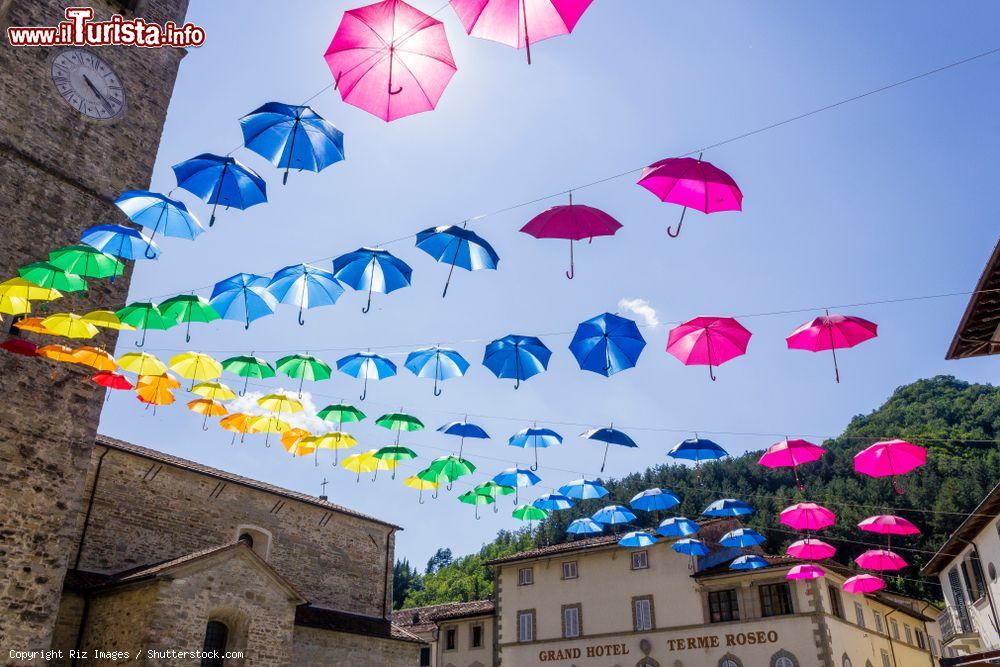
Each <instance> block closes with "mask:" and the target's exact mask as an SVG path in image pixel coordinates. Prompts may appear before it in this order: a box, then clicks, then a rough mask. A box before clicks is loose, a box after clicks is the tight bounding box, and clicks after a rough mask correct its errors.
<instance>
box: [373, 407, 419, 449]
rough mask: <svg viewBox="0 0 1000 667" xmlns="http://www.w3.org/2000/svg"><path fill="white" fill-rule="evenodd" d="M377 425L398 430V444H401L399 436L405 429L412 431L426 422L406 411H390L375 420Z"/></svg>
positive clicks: (408, 431)
mask: <svg viewBox="0 0 1000 667" xmlns="http://www.w3.org/2000/svg"><path fill="white" fill-rule="evenodd" d="M375 425H376V426H381V427H382V428H384V429H388V430H390V431H395V432H396V444H397V445H398V444H399V436H400V434H401V433H402V432H403V431H406V432H407V433H412V432H413V431H419V430H420V429H422V428H423V427H424V423H423V422H422V421H420V420H419V419H417V418H416V417H414V416H413V415H408V414H406V413H405V412H390V413H388V414H384V415H382V416H381V417H379V418H378V419H376V420H375Z"/></svg>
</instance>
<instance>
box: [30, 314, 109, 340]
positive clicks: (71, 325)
mask: <svg viewBox="0 0 1000 667" xmlns="http://www.w3.org/2000/svg"><path fill="white" fill-rule="evenodd" d="M42 326H43V327H45V328H46V329H47V330H48V331H49V332H50V333H51V334H52V335H54V336H63V337H65V338H93V337H94V336H96V335H97V334H98V333H99V332H98V329H97V327H95V326H94V325H93V324H91V323H90V322H85V321H84V320H83V318H82V317H80V316H79V315H77V314H76V313H56V314H55V315H49V316H48V317H46V318H45V319H44V320H42Z"/></svg>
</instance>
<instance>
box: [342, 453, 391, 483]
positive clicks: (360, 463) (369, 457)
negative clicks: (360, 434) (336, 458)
mask: <svg viewBox="0 0 1000 667" xmlns="http://www.w3.org/2000/svg"><path fill="white" fill-rule="evenodd" d="M377 451H378V450H377V449H369V450H368V451H367V452H362V453H361V454H354V455H353V456H348V457H347V458H346V459H344V462H343V463H341V465H342V466H343V467H344V469H345V470H350V471H351V472H355V473H357V474H358V478H357V480H356V481H358V482H360V481H361V473H363V472H366V473H367V472H373V473H376V475H375V477H377V476H378V471H379V470H393V469H395V467H396V461H395V460H393V459H380V458H376V457H375V452H377ZM375 477H372V481H373V482H374V481H375Z"/></svg>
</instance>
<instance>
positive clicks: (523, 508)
mask: <svg viewBox="0 0 1000 667" xmlns="http://www.w3.org/2000/svg"><path fill="white" fill-rule="evenodd" d="M548 515H549V513H548V512H546V511H545V510H543V509H540V508H538V507H535V506H534V505H518V506H517V507H516V508H515V509H514V511H513V513H511V516H512V517H514V518H515V519H520V520H521V521H541V520H542V519H544V518H545V517H547V516H548Z"/></svg>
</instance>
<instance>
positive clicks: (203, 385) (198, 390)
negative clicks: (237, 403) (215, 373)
mask: <svg viewBox="0 0 1000 667" xmlns="http://www.w3.org/2000/svg"><path fill="white" fill-rule="evenodd" d="M191 393H193V394H198V395H199V396H201V397H202V398H207V399H210V400H213V401H230V400H232V399H234V398H236V393H235V392H234V391H233V390H232V389H230V388H229V387H228V386H226V385H224V384H222V383H221V382H199V383H198V384H196V385H195V386H193V387H191Z"/></svg>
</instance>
